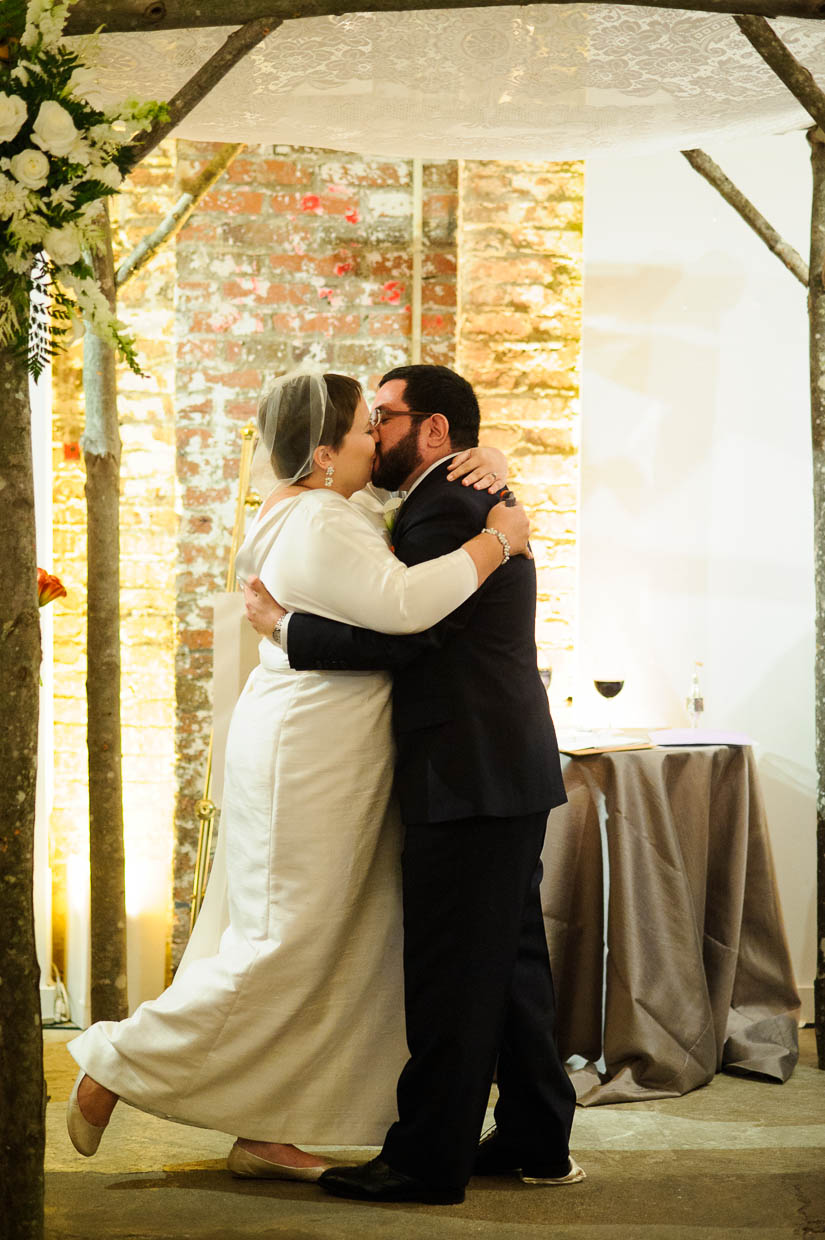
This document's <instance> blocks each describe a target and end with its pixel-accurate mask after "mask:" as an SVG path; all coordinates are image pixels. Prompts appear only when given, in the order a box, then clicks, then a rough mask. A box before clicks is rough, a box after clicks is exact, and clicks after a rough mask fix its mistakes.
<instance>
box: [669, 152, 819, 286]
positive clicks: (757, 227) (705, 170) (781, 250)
mask: <svg viewBox="0 0 825 1240" xmlns="http://www.w3.org/2000/svg"><path fill="white" fill-rule="evenodd" d="M682 154H683V155H684V157H685V159H686V160H687V161H688V163H689V164H690V166H691V168H693V169H695V171H696V172H698V173H699V175H700V176H703V177H704V178H705V180H706V181H707V182H708V183H709V184H710V185H712V186H713V188H714V189H715V190H718V192H719V193H720V194H721V195H722V197H723V198H724V200H725V202H726V203H728V205H729V206H731V207H733V209H734V211H736V212H738V214H739V215H741V217H742V219H743V220H744V221H745V223H746V224H747V225H748V227H749V228H752V229H753V231H754V232H755V233H756V235H757V237H761V238H762V240H763V241H764V242H765V245H766V246H767V247H768V249H769V250H771V251H772V252H773V253H774V254H775V255H776V257H777V258H778V259H779V261H780V262H781V263H784V264H785V266H786V267H787V268H788V271H790V272H791V274H792V275H795V276H796V278H797V280H799V281H800V283H801V284H804V285H805V287H806V288H807V287H808V264H807V263H806V262H805V260H804V258H803V257H802V255H801V254H797V252H796V250H795V249H794V248H793V246H792V245H789V244H788V242H787V241H785V240H784V239H783V238H782V237H781V236H780V235H779V233H778V232H777V231H776V229H775V228H774V227H773V226H772V225H771V224H769V223H768V221H767V220H766V219H765V217H764V215H762V214H761V212H759V211H758V210H757V209H756V207H755V206H754V205H753V203H752V202H751V201H750V199H749V198H746V197H745V195H744V194H743V193H742V192H741V190H738V189H737V188H736V186H735V185H734V183H733V181H731V180H730V179H729V178H728V177H726V176H725V174H724V172H723V171H722V169H721V168H720V167H719V165H718V164H715V163H714V162H713V160H712V159H711V158H710V156H709V155H706V154H705V152H704V151H698V150H690V151H682Z"/></svg>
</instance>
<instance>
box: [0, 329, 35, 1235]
mask: <svg viewBox="0 0 825 1240" xmlns="http://www.w3.org/2000/svg"><path fill="white" fill-rule="evenodd" d="M0 388H2V392H3V399H2V401H0V477H2V479H3V485H2V487H0V701H1V702H2V703H3V726H2V728H0V770H2V772H3V775H2V779H0V945H1V946H0V1219H1V1220H2V1223H0V1232H2V1235H3V1236H4V1237H7V1240H41V1237H42V1235H43V1151H44V1147H45V1113H46V1098H45V1088H44V1084H43V1040H42V1036H41V1032H40V968H39V966H38V963H37V956H36V952H35V940H34V898H33V874H34V806H35V785H36V780H37V720H38V709H39V673H40V622H39V619H38V614H37V564H36V560H35V544H34V479H33V471H32V443H31V410H30V407H29V376H28V373H27V370H26V360H25V357H20V356H19V355H17V354H12V353H9V352H8V351H5V350H2V351H0Z"/></svg>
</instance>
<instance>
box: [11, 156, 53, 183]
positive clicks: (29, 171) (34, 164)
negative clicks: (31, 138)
mask: <svg viewBox="0 0 825 1240" xmlns="http://www.w3.org/2000/svg"><path fill="white" fill-rule="evenodd" d="M9 163H10V166H11V173H12V176H13V177H14V178H15V179H16V180H18V181H19V182H20V184H21V185H25V186H26V188H27V189H42V188H43V186H44V185H45V184H46V181H47V180H48V177H49V161H48V159H47V158H46V156H45V155H44V154H43V152H42V151H35V150H34V149H33V148H32V147H29V149H28V150H26V151H21V152H20V154H19V155H12V157H11V160H10V161H9Z"/></svg>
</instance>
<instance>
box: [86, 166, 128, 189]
mask: <svg viewBox="0 0 825 1240" xmlns="http://www.w3.org/2000/svg"><path fill="white" fill-rule="evenodd" d="M86 180H87V181H100V183H101V185H108V186H109V188H110V189H118V188H119V186H120V184H121V182H122V181H123V173H122V172H120V170H119V169H118V167H117V164H91V165H90V167H89V169H88V170H87V172H86Z"/></svg>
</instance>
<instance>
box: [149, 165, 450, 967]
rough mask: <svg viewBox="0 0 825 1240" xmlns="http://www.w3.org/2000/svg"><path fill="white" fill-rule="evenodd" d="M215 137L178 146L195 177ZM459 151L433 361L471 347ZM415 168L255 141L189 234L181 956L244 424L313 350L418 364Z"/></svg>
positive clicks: (433, 327)
mask: <svg viewBox="0 0 825 1240" xmlns="http://www.w3.org/2000/svg"><path fill="white" fill-rule="evenodd" d="M212 149H213V148H211V147H210V146H208V145H206V144H203V143H198V144H194V143H184V142H181V143H179V144H178V158H179V172H180V175H181V176H183V177H185V176H188V175H191V174H193V173H194V172H196V171H197V170H199V169H200V167H202V166H203V163H204V162H205V161H206V160H207V159H208V158H209V155H210V153H211V151H212ZM456 207H457V170H456V165H455V164H454V163H433V164H427V165H425V168H424V239H425V254H424V292H423V342H422V356H423V360H424V361H432V362H443V363H445V364H453V362H454V356H455V352H454V351H455V296H456V294H455V270H456V260H455V227H456ZM411 235H412V187H411V164H410V162H409V161H408V160H386V159H376V160H370V159H365V158H363V157H361V156H347V155H341V154H340V153H338V152H330V151H322V150H312V149H307V148H298V149H293V148H289V147H275V148H274V149H273V148H249V149H248V150H247V151H246V152H244V153H242V154H241V155H240V156H239V157H238V158H237V159H236V160H235V162H234V163H233V164H232V165H231V167H230V168H229V170H228V173H227V175H226V176H225V177H224V178H223V179H222V180H221V181H220V182H219V184H218V185H217V186H216V187H215V189H214V190H213V191H212V192H211V193H210V194H209V195H208V197H207V198H205V199H204V200H203V201H202V203H201V205H200V207H199V209H198V212H197V215H196V216H195V217H193V220H192V221H191V223H190V224H189V225H188V226H187V228H186V229H185V230H184V232H183V233H181V235H180V237H179V239H178V244H177V249H176V254H177V275H178V283H177V333H178V346H177V370H176V402H175V403H176V411H177V446H178V479H179V487H180V498H181V510H182V513H181V525H180V539H179V549H178V558H179V575H178V590H177V626H178V629H177V632H178V643H177V656H176V686H177V738H176V745H177V754H178V765H177V772H178V805H177V814H176V836H177V846H176V863H175V879H174V887H175V892H174V894H175V907H176V919H175V930H174V944H173V956H174V958H175V959H177V957H178V956H179V954H180V951H181V950H182V947H183V944H184V943H185V939H186V935H187V933H188V926H189V900H190V896H191V891H192V871H193V865H194V854H195V847H196V842H197V820H196V817H195V812H194V805H195V801H196V800H197V798H198V797H199V796H200V795H201V793H202V786H203V775H204V770H205V763H206V750H207V745H208V741H209V731H210V724H211V673H212V629H211V625H212V609H211V605H210V597H211V595H212V594H213V593H215V592H216V591H219V590H222V589H223V586H224V581H225V576H226V566H227V562H228V555H229V545H230V539H231V531H232V524H233V520H234V513H235V504H236V479H237V475H238V465H239V456H240V443H241V440H240V431H241V428H242V427H243V426H244V425H245V424H246V423H247V422H248V421H249V420H250V419H252V418H254V415H255V409H256V406H257V401H258V397H259V395H260V391H261V388H262V385H263V384H265V382H266V381H267V380H268V379H272V378H274V377H275V376H276V375H278V374H281V373H283V372H284V371H286V370H288V369H289V368H290V367H292V366H293V365H295V364H297V363H298V362H301V361H303V360H305V359H308V360H311V361H313V362H317V363H319V364H321V365H323V366H324V367H326V368H328V369H330V370H338V371H343V372H344V373H347V374H354V375H355V376H356V377H357V378H359V379H360V380H361V381H362V382H363V383H364V384H365V385H366V386H367V388H370V387H372V386H373V385H374V383H375V380H376V379H377V378H378V377H379V376H380V375H381V374H382V373H383V371H385V370H387V369H388V368H389V367H391V366H394V365H398V364H401V363H404V362H407V361H409V358H410V355H409V347H410V289H409V283H410V277H411V270H412V267H411V257H410V251H411V246H410V241H411Z"/></svg>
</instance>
